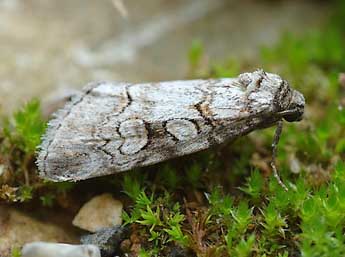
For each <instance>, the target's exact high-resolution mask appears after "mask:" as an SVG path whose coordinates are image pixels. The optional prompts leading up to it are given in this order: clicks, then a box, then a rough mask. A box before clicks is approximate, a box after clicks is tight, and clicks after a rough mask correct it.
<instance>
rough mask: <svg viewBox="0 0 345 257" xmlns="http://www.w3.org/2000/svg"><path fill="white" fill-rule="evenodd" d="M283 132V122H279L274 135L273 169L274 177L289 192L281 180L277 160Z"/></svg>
mask: <svg viewBox="0 0 345 257" xmlns="http://www.w3.org/2000/svg"><path fill="white" fill-rule="evenodd" d="M282 131H283V120H280V121H278V123H277V129H276V132H275V134H274V138H273V142H272V160H271V167H272V170H273V175H274V177H275V178H276V180H277V181H278V184H279V185H280V186H281V187H282V188H284V190H285V191H288V188H287V186H286V185H285V184H284V183H283V181H282V180H281V179H280V177H279V174H278V170H277V166H276V158H277V148H278V143H279V139H280V135H281V133H282Z"/></svg>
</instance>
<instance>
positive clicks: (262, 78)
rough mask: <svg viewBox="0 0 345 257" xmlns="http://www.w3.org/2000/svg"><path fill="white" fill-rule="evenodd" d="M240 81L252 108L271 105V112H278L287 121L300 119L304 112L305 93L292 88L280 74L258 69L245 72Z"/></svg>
mask: <svg viewBox="0 0 345 257" xmlns="http://www.w3.org/2000/svg"><path fill="white" fill-rule="evenodd" d="M239 83H240V84H241V85H242V86H243V87H244V88H245V91H246V94H247V98H248V99H249V100H250V104H251V107H252V109H256V110H257V109H259V108H262V106H270V107H269V108H270V109H271V110H270V112H271V114H272V113H273V115H274V116H275V114H277V115H278V116H279V117H280V118H284V119H285V120H286V121H289V122H293V121H300V120H301V119H302V116H303V113H304V104H305V101H304V97H303V95H302V94H301V93H300V92H298V91H296V90H294V89H292V88H291V87H290V85H289V83H288V82H287V81H286V80H284V79H282V78H281V77H280V76H278V75H276V74H272V73H266V72H264V71H263V70H257V71H255V72H252V73H243V74H241V75H240V76H239Z"/></svg>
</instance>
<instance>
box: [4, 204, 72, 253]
mask: <svg viewBox="0 0 345 257" xmlns="http://www.w3.org/2000/svg"><path fill="white" fill-rule="evenodd" d="M40 215H42V218H41V217H40V220H38V219H36V218H35V217H34V215H33V214H32V213H28V212H24V211H18V210H16V209H15V208H11V207H8V206H5V205H3V206H0V256H1V257H10V256H11V250H12V249H13V247H19V248H20V247H22V246H23V245H24V244H25V243H29V242H33V241H42V240H44V241H50V242H66V243H77V242H78V234H77V233H76V231H75V229H74V228H73V227H71V228H68V227H66V226H64V225H63V223H64V222H63V221H62V220H61V218H66V215H63V216H62V215H60V214H59V213H52V212H49V213H45V212H43V211H40ZM43 216H44V217H47V219H48V218H49V222H47V221H44V220H46V218H44V217H43ZM67 218H68V217H67Z"/></svg>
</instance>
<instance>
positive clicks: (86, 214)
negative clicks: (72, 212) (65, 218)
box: [73, 194, 123, 232]
mask: <svg viewBox="0 0 345 257" xmlns="http://www.w3.org/2000/svg"><path fill="white" fill-rule="evenodd" d="M122 207H123V205H122V203H121V202H120V201H118V200H115V199H114V198H113V197H112V195H111V194H102V195H98V196H95V197H94V198H92V199H91V200H90V201H88V202H87V203H85V204H84V205H83V207H81V209H80V210H79V212H78V214H77V215H76V216H75V218H74V220H73V225H74V226H77V227H79V228H82V229H84V230H88V231H90V232H96V231H97V230H99V229H102V228H108V227H113V226H116V225H121V223H122V218H121V214H122Z"/></svg>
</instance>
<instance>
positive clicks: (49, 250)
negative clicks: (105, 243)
mask: <svg viewBox="0 0 345 257" xmlns="http://www.w3.org/2000/svg"><path fill="white" fill-rule="evenodd" d="M22 257H101V253H100V250H99V248H98V247H97V246H95V245H70V244H59V243H46V242H33V243H28V244H26V245H24V247H23V249H22Z"/></svg>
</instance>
